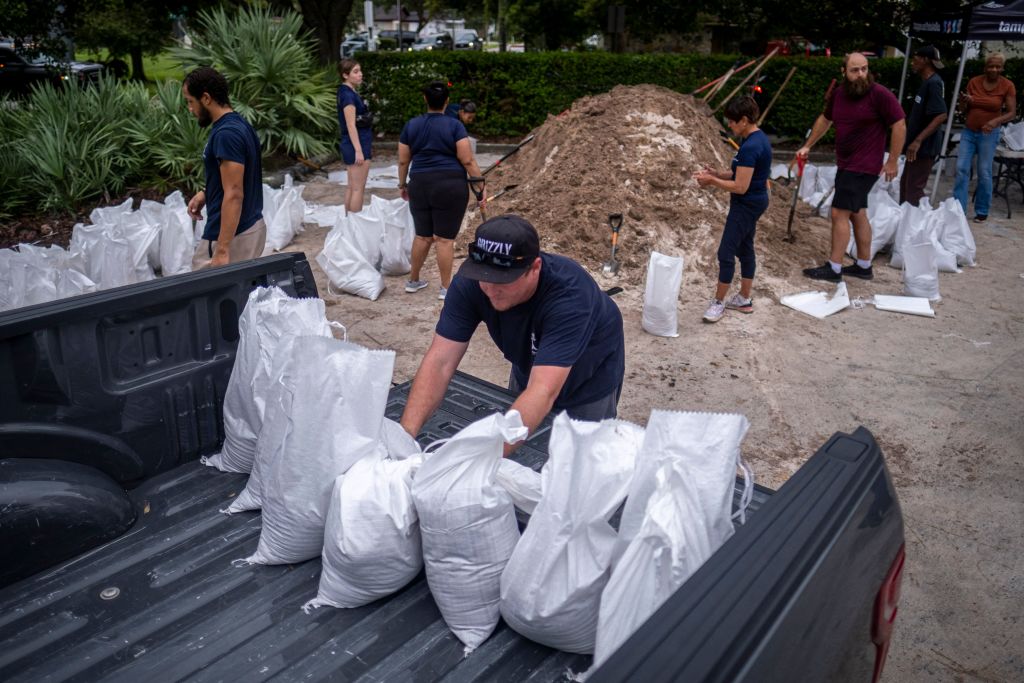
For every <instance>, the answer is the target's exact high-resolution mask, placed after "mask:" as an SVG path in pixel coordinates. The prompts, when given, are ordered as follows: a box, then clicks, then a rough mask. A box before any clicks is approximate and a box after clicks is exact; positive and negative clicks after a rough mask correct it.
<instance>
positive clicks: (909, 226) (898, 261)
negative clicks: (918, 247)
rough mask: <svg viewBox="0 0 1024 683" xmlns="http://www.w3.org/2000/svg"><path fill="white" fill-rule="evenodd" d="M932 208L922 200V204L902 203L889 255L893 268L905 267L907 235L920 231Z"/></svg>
mask: <svg viewBox="0 0 1024 683" xmlns="http://www.w3.org/2000/svg"><path fill="white" fill-rule="evenodd" d="M929 211H931V208H930V207H929V206H928V205H927V204H926V203H925V200H922V201H921V205H920V206H914V205H913V204H910V203H909V202H908V203H905V204H901V205H900V222H899V224H898V225H897V227H896V236H895V237H894V238H893V244H892V255H891V256H890V257H889V265H890V266H892V267H893V268H902V267H903V245H904V243H905V242H906V240H907V237H908V236H910V235H911V234H916V233H918V232H919V231H920V229H921V226H923V225H924V222H925V220H926V219H927V215H928V212H929Z"/></svg>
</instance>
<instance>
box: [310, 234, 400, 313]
mask: <svg viewBox="0 0 1024 683" xmlns="http://www.w3.org/2000/svg"><path fill="white" fill-rule="evenodd" d="M353 215H355V214H353ZM347 226H348V221H347V220H344V221H341V222H339V223H338V224H337V225H336V226H334V229H333V230H331V231H330V232H329V233H328V234H327V239H325V240H324V248H323V251H321V252H320V253H319V254H317V257H316V262H317V263H318V264H319V265H320V267H321V268H322V269H323V271H324V274H325V275H327V279H328V280H329V281H330V282H329V284H331V285H334V287H336V288H338V289H340V290H341V291H343V292H347V293H349V294H355V295H356V296H361V297H363V298H365V299H369V300H370V301H376V300H377V298H378V297H379V296H380V293H381V292H383V291H384V277H383V276H382V275H381V274H380V273H378V272H377V269H376V268H374V267H373V266H372V265H371V264H370V262H369V261H367V260H366V257H365V256H363V253H362V251H361V250H360V248H359V247H358V246H356V245H355V244H354V243H353V241H352V237H351V235H350V231H349V230H348V229H347Z"/></svg>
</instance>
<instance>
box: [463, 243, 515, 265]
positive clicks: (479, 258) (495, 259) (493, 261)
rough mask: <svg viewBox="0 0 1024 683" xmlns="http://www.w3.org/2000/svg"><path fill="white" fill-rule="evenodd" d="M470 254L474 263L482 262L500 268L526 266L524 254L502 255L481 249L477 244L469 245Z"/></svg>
mask: <svg viewBox="0 0 1024 683" xmlns="http://www.w3.org/2000/svg"><path fill="white" fill-rule="evenodd" d="M469 256H470V258H472V259H473V262H474V263H482V264H484V265H489V266H497V267H499V268H523V267H525V266H526V259H525V258H524V257H522V256H502V255H501V254H492V253H491V252H489V251H484V250H483V249H480V248H479V247H477V246H476V245H475V244H470V245H469Z"/></svg>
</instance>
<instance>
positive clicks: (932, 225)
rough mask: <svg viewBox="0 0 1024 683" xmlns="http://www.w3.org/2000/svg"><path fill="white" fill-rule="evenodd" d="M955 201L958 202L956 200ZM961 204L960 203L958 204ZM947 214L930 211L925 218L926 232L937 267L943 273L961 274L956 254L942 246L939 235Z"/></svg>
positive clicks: (936, 210)
mask: <svg viewBox="0 0 1024 683" xmlns="http://www.w3.org/2000/svg"><path fill="white" fill-rule="evenodd" d="M953 201H956V200H955V199H954V200H953ZM957 203H959V202H957ZM944 213H945V212H943V211H939V210H938V209H935V210H933V211H929V212H928V214H927V215H926V216H925V222H924V232H925V234H926V235H927V236H928V239H930V240H931V242H932V248H934V249H935V265H936V267H937V268H938V269H939V272H941V273H959V272H961V270H960V269H959V268H957V265H956V254H954V253H953V252H951V251H950V250H948V249H946V247H944V246H942V242H940V241H939V235H940V234H941V232H942V228H943V225H942V221H943V214H944Z"/></svg>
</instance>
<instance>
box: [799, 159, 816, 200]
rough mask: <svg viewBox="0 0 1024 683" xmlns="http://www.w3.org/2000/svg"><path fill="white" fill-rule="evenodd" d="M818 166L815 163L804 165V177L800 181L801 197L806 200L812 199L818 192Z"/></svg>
mask: <svg viewBox="0 0 1024 683" xmlns="http://www.w3.org/2000/svg"><path fill="white" fill-rule="evenodd" d="M817 181H818V167H817V166H815V165H814V164H806V165H805V166H804V175H803V179H801V181H800V199H802V200H803V201H805V202H809V201H810V200H811V196H812V195H814V193H815V192H817V190H818V187H817Z"/></svg>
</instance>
